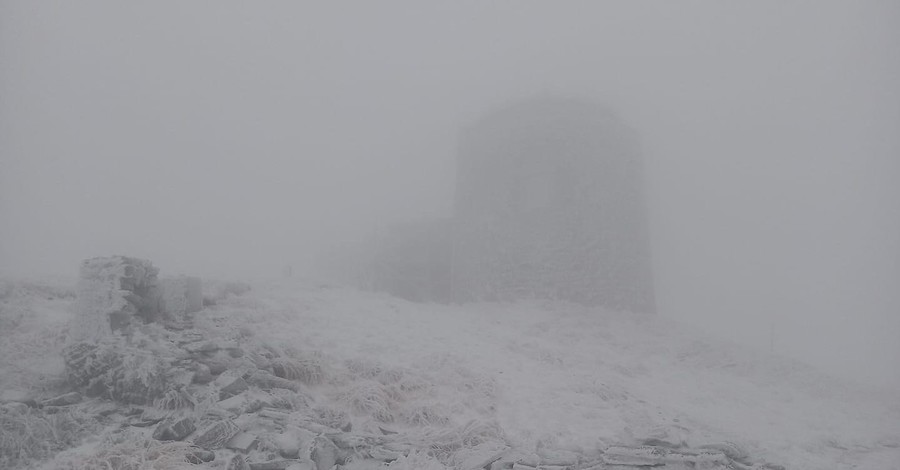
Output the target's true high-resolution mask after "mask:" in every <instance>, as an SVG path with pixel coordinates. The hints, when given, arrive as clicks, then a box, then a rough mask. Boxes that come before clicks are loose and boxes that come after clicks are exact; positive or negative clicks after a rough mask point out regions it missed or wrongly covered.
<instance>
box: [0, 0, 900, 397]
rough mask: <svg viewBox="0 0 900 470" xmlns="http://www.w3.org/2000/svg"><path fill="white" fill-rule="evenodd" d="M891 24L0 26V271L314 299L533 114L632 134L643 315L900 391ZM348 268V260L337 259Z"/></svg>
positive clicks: (770, 13)
mask: <svg viewBox="0 0 900 470" xmlns="http://www.w3.org/2000/svg"><path fill="white" fill-rule="evenodd" d="M897 44H900V6H898V5H897V4H894V3H891V2H877V1H873V2H791V3H784V2H774V1H772V2H769V1H767V2H753V3H750V2H747V3H733V2H726V3H722V2H698V1H690V2H665V3H662V2H660V3H656V4H653V5H652V6H651V5H648V4H645V3H632V2H615V3H612V2H602V3H598V2H587V1H572V2H530V1H529V2H512V1H509V2H491V3H485V2H444V3H437V2H414V1H404V2H399V1H397V2H352V3H333V2H328V3H326V2H320V3H312V2H301V3H287V2H283V3H267V4H256V3H253V4H251V3H241V2H174V1H161V2H146V3H142V4H133V3H121V2H101V1H87V2H77V3H75V2H29V1H6V2H3V3H0V273H2V274H4V275H8V276H39V275H47V274H55V275H70V276H74V275H75V273H76V269H77V266H78V263H79V262H80V261H81V260H82V259H85V258H89V257H92V256H100V255H110V254H126V255H130V256H138V257H143V258H149V259H152V260H154V262H155V263H158V264H159V265H162V266H166V267H167V270H168V271H170V272H175V273H185V274H197V275H202V276H207V277H213V278H226V279H232V278H235V279H259V278H272V277H277V276H279V275H281V273H282V270H283V268H284V267H285V266H286V265H290V266H292V267H293V269H294V271H295V272H298V273H304V274H305V275H309V276H312V277H315V276H316V275H317V273H316V269H314V267H315V266H316V265H317V264H316V263H317V262H318V261H319V260H321V258H322V257H323V253H334V252H336V251H341V250H343V249H344V248H345V247H351V246H356V245H357V244H359V243H362V242H364V241H365V240H366V239H367V238H368V237H370V236H371V235H372V234H373V233H383V232H384V231H385V230H386V227H388V226H390V225H391V224H393V223H396V222H408V221H414V220H417V219H422V218H429V217H446V216H448V215H449V214H450V213H451V211H452V205H453V200H454V188H455V176H456V155H457V149H458V144H459V136H460V132H461V129H463V128H465V127H466V126H468V125H470V124H472V123H473V122H476V121H477V120H478V119H480V118H481V117H482V116H484V115H486V114H487V113H489V112H491V111H492V110H495V109H497V108H501V107H503V106H507V105H509V104H510V103H514V102H517V101H519V100H524V99H530V98H533V97H535V96H563V97H575V98H583V99H586V100H591V101H594V102H599V103H603V104H604V105H606V106H609V107H610V108H611V109H613V110H614V111H615V112H616V114H617V115H618V116H620V117H621V118H622V119H623V120H624V121H625V122H627V124H628V125H629V127H630V128H632V129H633V130H634V131H635V133H636V135H637V136H638V139H639V143H640V150H641V153H642V155H643V172H644V176H643V182H644V187H643V190H644V194H645V197H646V203H647V207H648V211H649V213H648V221H649V233H650V241H651V247H652V253H653V263H652V266H653V282H654V285H655V291H656V292H655V296H656V310H657V312H658V314H659V315H662V316H667V317H672V318H675V319H678V320H682V321H685V322H688V323H691V324H695V325H697V326H698V327H699V328H701V329H704V330H707V331H710V332H713V333H715V334H717V335H719V336H721V337H723V338H726V339H730V340H735V341H739V342H743V343H748V344H751V345H754V346H756V347H758V348H759V349H761V350H764V351H769V350H774V352H776V353H779V354H785V355H788V356H793V357H797V358H800V359H802V360H805V361H808V362H810V363H812V364H814V365H816V366H817V367H820V368H822V369H823V370H826V371H828V372H831V373H835V374H838V375H842V376H845V377H850V378H853V379H858V380H862V381H866V382H869V383H875V384H882V385H885V384H887V385H892V386H900V369H898V367H897V364H898V363H900V343H898V341H897V338H898V336H900V315H898V312H900V290H898V289H897V287H898V286H900V190H898V185H897V183H896V181H897V180H898V178H900V133H898V132H897V130H898V129H900V86H898V84H900V52H898V48H897V47H896V46H897ZM348 249H349V248H348Z"/></svg>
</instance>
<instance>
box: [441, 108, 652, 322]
mask: <svg viewBox="0 0 900 470" xmlns="http://www.w3.org/2000/svg"><path fill="white" fill-rule="evenodd" d="M642 191H643V188H642V179H641V160H640V152H639V147H638V143H637V136H636V135H635V133H634V132H633V131H632V130H631V129H630V128H628V127H627V126H626V125H624V124H623V123H622V122H621V121H620V120H619V119H618V118H617V117H616V116H615V115H614V114H613V113H611V112H610V111H609V110H607V109H605V108H603V107H601V106H598V105H596V104H593V103H591V102H585V101H580V100H575V99H564V98H556V97H542V98H535V99H531V100H527V101H524V102H520V103H517V104H514V105H512V106H508V107H505V108H503V109H500V110H497V111H495V112H493V113H491V114H489V115H487V116H486V117H484V118H483V119H481V120H480V121H478V122H477V123H475V124H474V125H472V126H470V127H468V128H466V129H465V130H464V131H463V132H462V133H461V137H460V143H459V153H458V160H457V183H456V198H455V204H454V215H453V221H452V224H451V226H452V229H451V230H452V235H451V239H452V244H453V247H452V255H451V259H452V268H451V275H450V277H451V291H452V295H453V297H454V298H455V299H456V300H460V301H467V300H514V299H523V298H550V299H558V300H569V301H574V302H578V303H583V304H588V305H604V306H607V307H609V308H613V309H617V310H630V311H635V312H653V311H654V297H653V282H652V273H651V258H650V247H649V237H648V233H647V220H646V218H647V216H646V211H645V206H644V198H643V194H642Z"/></svg>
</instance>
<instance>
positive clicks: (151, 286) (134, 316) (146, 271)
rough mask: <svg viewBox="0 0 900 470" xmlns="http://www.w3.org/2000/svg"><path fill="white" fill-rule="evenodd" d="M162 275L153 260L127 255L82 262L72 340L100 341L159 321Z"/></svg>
mask: <svg viewBox="0 0 900 470" xmlns="http://www.w3.org/2000/svg"><path fill="white" fill-rule="evenodd" d="M158 272H159V269H157V268H156V267H154V266H153V264H152V263H150V261H147V260H142V259H137V258H129V257H125V256H111V257H106V258H91V259H88V260H85V261H84V262H82V264H81V268H80V271H79V279H78V286H77V300H76V301H75V315H76V319H75V321H74V322H73V326H72V328H71V336H72V339H73V340H75V341H97V340H100V339H102V338H104V337H108V336H110V335H112V334H113V333H114V332H119V331H128V330H129V329H130V328H131V327H132V326H134V325H136V324H140V323H145V322H148V321H153V320H155V319H157V318H158V317H159V306H158V300H157V297H158V284H157V274H158Z"/></svg>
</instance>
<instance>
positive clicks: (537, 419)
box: [0, 281, 900, 470]
mask: <svg viewBox="0 0 900 470" xmlns="http://www.w3.org/2000/svg"><path fill="white" fill-rule="evenodd" d="M7 285H9V284H7ZM11 302H13V303H14V304H11ZM70 303H71V298H70V297H69V296H68V295H67V294H66V292H65V290H64V289H63V288H59V289H57V290H54V291H53V292H49V293H48V292H44V291H42V290H40V289H32V291H29V294H28V296H26V297H23V296H22V295H18V296H16V295H11V294H9V293H7V295H6V297H5V299H4V304H3V305H4V306H3V308H4V310H3V312H5V314H7V316H8V314H9V313H10V312H13V311H21V312H27V313H28V316H27V317H25V318H19V319H16V320H15V322H16V323H15V325H13V324H12V323H10V321H7V323H5V324H4V325H3V326H5V327H7V328H10V327H12V326H15V328H16V329H17V331H19V332H20V335H19V337H18V338H17V339H16V340H15V341H14V342H15V344H16V347H17V348H19V349H21V347H20V346H21V344H22V343H21V340H22V339H23V338H26V339H27V340H28V341H27V343H28V344H29V347H28V349H27V350H22V351H13V350H12V347H11V345H12V344H13V340H12V339H10V338H9V336H8V335H5V333H6V332H0V333H4V336H3V339H4V342H5V343H6V344H5V345H3V346H2V347H0V350H2V351H0V352H2V357H0V373H2V375H0V392H6V391H10V390H21V389H29V388H34V387H39V386H42V385H41V384H42V383H47V384H49V385H47V386H51V385H52V384H53V383H54V381H55V380H57V379H56V378H55V377H56V374H58V373H59V372H60V371H61V364H60V361H59V359H58V358H57V357H54V356H53V351H58V349H57V347H56V344H57V343H56V342H57V341H58V338H59V337H60V336H64V334H65V326H64V322H65V320H66V319H67V315H68V310H67V309H68V305H69V304H70ZM197 321H198V322H199V323H201V324H205V325H207V326H209V327H210V328H213V329H216V328H218V329H220V330H221V331H222V334H228V332H229V331H235V330H239V329H241V330H242V331H243V333H242V334H247V332H248V330H249V331H251V332H252V334H254V335H255V337H256V338H258V339H260V340H262V341H271V342H273V343H278V344H290V345H293V346H295V347H297V348H300V349H303V350H306V351H314V352H316V353H318V354H321V356H322V358H323V361H324V363H325V364H347V363H348V361H349V363H352V362H353V361H357V362H360V361H361V362H366V363H369V364H379V365H381V366H383V367H385V368H388V369H398V370H403V371H406V373H407V374H408V375H409V376H410V377H422V378H427V379H428V380H429V381H431V383H433V384H435V385H436V386H435V387H434V389H433V391H432V392H431V394H430V395H429V398H428V400H431V403H429V404H428V405H429V406H431V408H430V409H433V410H445V411H446V412H447V413H449V414H450V415H451V416H452V417H453V419H454V420H459V421H460V422H464V421H465V420H466V419H469V418H481V419H483V418H488V419H496V420H497V422H499V424H500V426H501V427H502V429H503V431H504V432H505V435H506V437H507V438H508V439H509V441H510V442H511V443H513V444H514V445H515V446H516V447H520V448H523V449H533V448H535V447H541V446H543V447H553V448H558V449H569V450H575V451H592V450H594V449H598V448H599V449H603V448H605V447H606V446H608V445H611V444H626V445H631V444H636V443H637V442H638V441H639V440H641V439H644V438H646V437H647V436H652V435H656V434H659V433H660V432H665V433H666V434H667V435H668V436H669V437H672V436H673V435H677V436H678V438H679V439H683V440H684V441H686V442H687V443H688V444H689V445H691V446H697V445H702V444H705V443H710V442H721V441H730V442H734V443H737V444H738V445H740V446H742V447H744V448H745V449H746V450H747V451H748V452H749V453H750V454H751V455H752V456H753V457H754V458H756V459H759V460H763V461H767V462H772V463H777V464H781V465H784V466H785V467H786V468H788V469H797V470H803V469H809V470H820V469H845V468H846V469H851V468H852V469H897V468H900V394H891V393H890V392H889V391H883V390H882V391H879V390H873V389H867V388H865V387H862V386H858V385H854V384H851V383H847V382H844V381H841V380H838V379H835V378H832V377H829V376H827V375H825V374H822V373H820V372H818V371H816V370H814V369H812V368H810V367H808V366H805V365H803V364H800V363H797V362H795V361H792V360H788V359H785V358H780V357H775V356H769V355H766V354H762V353H759V352H755V351H753V350H750V349H747V348H743V347H740V346H736V345H733V344H729V343H723V342H719V341H716V340H714V339H711V338H709V337H705V336H704V335H702V334H700V333H698V332H696V331H693V330H692V329H690V328H687V327H685V326H683V325H681V324H678V323H676V322H673V321H671V320H667V319H665V318H660V317H656V316H643V315H634V314H623V313H615V312H608V311H602V310H596V309H588V308H584V307H580V306H576V305H569V304H560V303H542V302H532V303H517V304H476V305H464V306H446V305H434V304H415V303H410V302H406V301H403V300H399V299H396V298H392V297H389V296H386V295H381V294H372V293H363V292H358V291H354V290H350V289H345V288H338V287H332V286H326V285H317V284H315V283H309V282H301V281H279V282H274V283H267V284H260V285H256V286H254V289H253V291H252V292H250V293H248V294H246V295H243V296H240V297H230V298H229V299H227V300H226V301H224V302H220V303H219V305H217V306H215V307H212V308H209V309H205V310H204V311H202V312H201V313H200V314H198V317H197Z"/></svg>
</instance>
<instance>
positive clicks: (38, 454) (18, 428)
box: [0, 408, 99, 468]
mask: <svg viewBox="0 0 900 470" xmlns="http://www.w3.org/2000/svg"><path fill="white" fill-rule="evenodd" d="M98 427H99V425H98V424H97V422H96V420H95V419H94V418H93V417H92V416H89V415H87V414H84V413H81V412H78V411H68V410H64V411H60V412H58V413H54V414H46V413H44V412H42V411H40V410H36V409H32V408H27V409H25V410H24V411H18V410H17V409H15V408H6V409H0V468H11V467H13V466H14V465H16V464H20V463H22V462H26V461H29V460H34V459H43V458H46V457H49V456H51V455H53V454H54V453H56V452H59V451H60V450H63V449H66V448H68V447H71V446H73V445H75V444H77V443H78V442H79V441H80V440H81V439H82V438H84V437H85V436H87V435H88V434H90V433H92V432H94V431H95V430H97V429H98Z"/></svg>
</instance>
